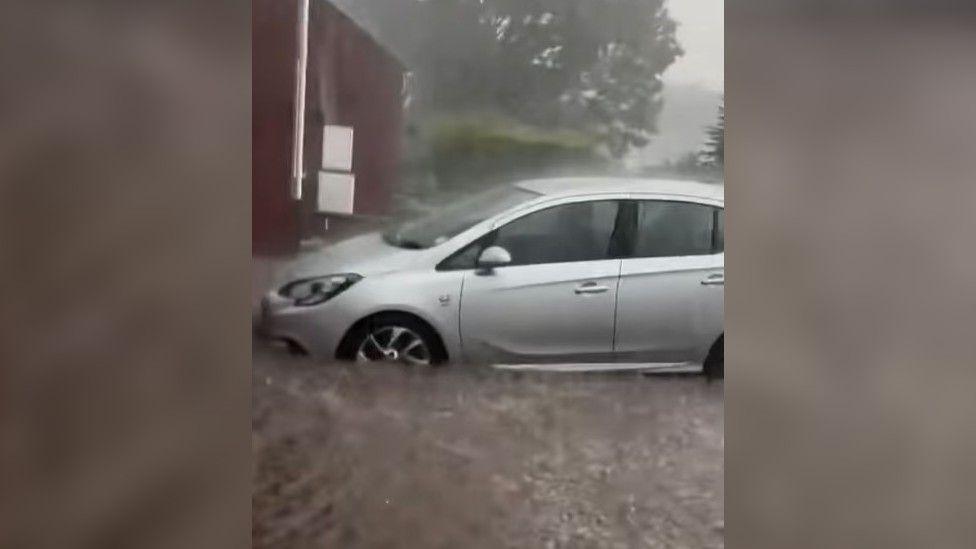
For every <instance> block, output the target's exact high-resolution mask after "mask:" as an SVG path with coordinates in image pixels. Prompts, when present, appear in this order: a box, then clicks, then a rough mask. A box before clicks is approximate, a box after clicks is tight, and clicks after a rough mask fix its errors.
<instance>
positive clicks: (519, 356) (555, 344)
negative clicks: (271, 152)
mask: <svg viewBox="0 0 976 549" xmlns="http://www.w3.org/2000/svg"><path fill="white" fill-rule="evenodd" d="M724 196H725V195H724V187H723V186H722V185H716V184H706V183H694V182H687V181H666V180H649V179H640V180H636V179H615V178H562V179H544V180H531V181H522V182H519V183H516V184H513V185H505V186H502V187H499V188H495V189H492V190H490V191H488V192H485V193H484V194H480V195H477V196H475V197H473V198H471V199H470V200H466V201H464V202H463V203H458V204H456V205H453V206H451V207H449V208H447V209H444V210H441V211H439V212H437V213H436V214H435V215H431V216H429V217H426V218H421V219H419V220H416V221H411V222H407V223H405V224H402V225H400V226H397V227H395V228H394V229H392V230H390V231H388V232H385V233H379V232H377V233H371V234H365V235H361V236H358V237H355V238H352V239H350V240H346V241H344V242H340V243H337V244H335V245H333V246H331V247H327V248H325V249H323V250H321V251H319V252H316V253H313V254H310V255H308V256H306V257H302V258H301V259H299V260H298V261H296V262H295V263H294V264H293V265H291V266H289V268H287V269H285V273H284V274H285V276H284V279H283V280H281V284H280V285H278V286H276V287H275V289H274V290H273V291H271V292H270V293H268V294H267V295H266V296H265V297H264V299H263V301H262V331H263V333H264V334H266V335H267V336H269V337H271V338H273V339H275V340H279V341H283V342H287V343H288V344H289V345H290V346H292V347H293V348H298V349H301V350H303V351H305V352H308V353H310V354H312V355H313V356H317V357H321V358H325V359H343V360H357V361H396V362H403V363H407V364H425V365H426V364H439V363H443V362H446V361H449V360H450V361H453V362H462V363H490V364H496V365H507V367H511V368H519V367H531V366H530V365H534V364H547V363H548V364H552V365H555V364H558V365H560V367H563V368H571V369H617V370H619V369H653V368H660V367H667V368H687V369H701V368H704V369H705V370H706V373H710V374H717V375H721V374H722V373H723V369H724V350H723V347H724V344H723V335H724V321H723V314H724V293H725V292H724V284H725V254H724V226H725V210H724V205H725V198H724Z"/></svg>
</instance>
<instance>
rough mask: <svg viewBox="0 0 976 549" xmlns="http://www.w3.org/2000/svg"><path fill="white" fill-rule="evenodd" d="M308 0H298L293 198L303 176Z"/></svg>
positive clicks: (297, 196)
mask: <svg viewBox="0 0 976 549" xmlns="http://www.w3.org/2000/svg"><path fill="white" fill-rule="evenodd" d="M308 5H309V0H298V60H297V62H296V65H297V66H296V69H295V133H294V143H293V144H292V167H291V178H292V192H291V195H292V197H293V198H294V199H295V200H301V199H302V181H303V180H304V178H305V166H304V163H305V74H306V72H307V71H308V10H309V7H308Z"/></svg>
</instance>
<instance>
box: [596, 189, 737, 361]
mask: <svg viewBox="0 0 976 549" xmlns="http://www.w3.org/2000/svg"><path fill="white" fill-rule="evenodd" d="M627 208H635V209H634V210H630V211H632V212H633V214H635V215H636V218H637V219H636V228H637V231H636V234H635V235H634V237H633V242H632V243H631V245H630V246H629V248H630V249H631V254H630V257H628V258H625V259H623V261H622V263H621V267H620V269H621V270H620V284H619V289H618V299H617V302H618V304H617V313H616V328H615V337H614V352H615V355H616V358H617V360H618V361H627V362H629V361H633V362H660V363H674V362H688V361H698V360H701V359H702V358H703V356H704V354H705V353H706V352H707V350H708V348H709V346H711V344H712V342H714V341H715V339H717V338H718V336H719V335H721V334H722V332H723V330H724V328H723V324H724V323H723V317H724V300H725V292H724V284H725V254H724V216H725V214H724V209H722V208H721V207H719V206H717V205H712V204H701V203H696V202H686V201H677V200H639V201H634V202H632V203H631V205H630V206H627Z"/></svg>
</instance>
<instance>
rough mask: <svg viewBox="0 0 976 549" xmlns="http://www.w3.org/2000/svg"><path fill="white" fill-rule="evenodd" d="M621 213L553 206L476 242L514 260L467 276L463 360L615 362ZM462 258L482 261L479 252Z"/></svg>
mask: <svg viewBox="0 0 976 549" xmlns="http://www.w3.org/2000/svg"><path fill="white" fill-rule="evenodd" d="M618 210H619V202H618V201H616V200H595V201H577V202H573V203H569V204H562V205H557V206H552V207H548V208H544V209H541V210H537V211H534V212H532V213H529V214H527V215H525V216H523V217H520V218H518V219H515V220H513V221H510V222H508V223H506V224H504V225H503V226H501V227H499V228H498V229H496V230H495V231H493V232H491V233H489V234H488V235H487V236H486V237H485V238H482V239H481V240H480V241H479V242H478V243H476V244H475V245H476V246H478V247H479V248H480V249H483V248H484V247H487V246H501V247H503V248H505V249H506V250H507V251H508V252H509V253H510V254H511V256H512V263H511V264H510V265H507V266H504V267H498V268H495V269H493V270H492V271H491V272H481V271H478V270H476V269H473V268H471V269H469V270H467V271H466V272H465V275H464V282H463V288H462V294H461V310H460V328H461V343H462V347H463V349H464V353H465V356H466V358H467V359H469V360H473V361H479V362H480V361H491V362H502V363H513V362H552V361H574V362H575V361H607V360H610V359H611V357H612V350H613V322H614V307H615V303H616V300H617V282H618V276H619V273H620V259H619V258H618V257H617V256H618V255H619V254H617V252H616V250H615V248H614V245H613V239H614V233H615V231H614V229H615V226H616V221H617V213H618ZM463 253H467V254H468V257H472V258H473V257H476V256H477V250H474V251H470V252H463Z"/></svg>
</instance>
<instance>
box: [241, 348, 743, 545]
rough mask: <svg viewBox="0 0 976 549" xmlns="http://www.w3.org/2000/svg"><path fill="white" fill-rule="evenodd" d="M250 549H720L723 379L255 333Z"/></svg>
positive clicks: (721, 533)
mask: <svg viewBox="0 0 976 549" xmlns="http://www.w3.org/2000/svg"><path fill="white" fill-rule="evenodd" d="M253 354H254V359H253V397H252V398H253V402H252V451H253V456H254V492H253V500H252V507H253V524H252V543H253V545H254V547H313V546H314V547H492V548H496V547H621V548H624V547H626V548H631V547H695V548H704V547H722V546H723V545H724V504H723V500H724V488H723V454H724V434H723V433H724V415H723V405H724V398H723V383H722V382H721V381H717V382H709V381H706V380H705V379H704V378H702V377H700V376H695V375H641V374H637V373H627V374H589V375H587V374H566V373H519V372H502V371H497V370H493V369H490V368H481V367H471V366H461V365H453V366H446V367H442V368H438V369H434V370H425V371H409V370H403V369H400V368H397V367H390V366H369V367H365V368H364V367H356V366H355V365H336V364H322V363H315V362H312V361H310V360H309V359H306V358H298V357H291V356H287V355H284V354H283V353H281V352H279V351H277V350H273V349H270V348H266V347H265V346H263V345H262V344H261V343H260V342H258V343H256V344H255V348H254V352H253Z"/></svg>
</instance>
